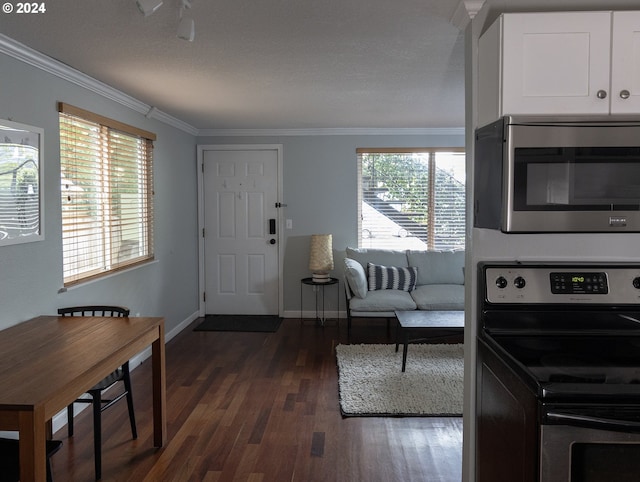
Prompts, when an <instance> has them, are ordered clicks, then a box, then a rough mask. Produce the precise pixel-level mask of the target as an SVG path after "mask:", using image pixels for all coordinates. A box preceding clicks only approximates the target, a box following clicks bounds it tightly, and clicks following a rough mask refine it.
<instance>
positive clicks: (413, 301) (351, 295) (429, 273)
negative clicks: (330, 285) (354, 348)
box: [344, 248, 464, 335]
mask: <svg viewBox="0 0 640 482" xmlns="http://www.w3.org/2000/svg"><path fill="white" fill-rule="evenodd" d="M344 281H345V283H344V285H345V290H346V298H347V329H348V334H349V335H351V321H352V318H355V317H367V318H369V317H383V318H387V320H390V319H392V318H395V313H394V312H395V310H403V311H406V310H440V311H447V310H464V251H413V250H407V251H394V250H388V249H367V248H347V249H346V250H345V258H344Z"/></svg>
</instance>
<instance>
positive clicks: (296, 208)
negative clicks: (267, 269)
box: [198, 130, 464, 317]
mask: <svg viewBox="0 0 640 482" xmlns="http://www.w3.org/2000/svg"><path fill="white" fill-rule="evenodd" d="M450 131H451V130H446V131H445V132H450ZM198 144H281V145H282V146H283V149H282V151H283V199H282V200H281V202H282V203H284V204H286V205H287V206H286V207H285V208H283V209H284V211H283V213H282V218H283V219H291V220H292V221H293V229H290V230H287V229H285V230H284V231H283V233H284V239H283V242H284V243H285V247H284V311H285V313H284V315H285V316H294V317H295V316H299V313H300V311H299V310H300V279H301V278H305V277H307V276H310V273H309V270H308V268H307V266H308V260H309V257H308V254H309V237H310V235H311V234H314V233H329V234H332V235H333V249H334V264H335V266H336V267H335V269H334V271H333V272H332V275H333V276H335V277H339V278H341V277H342V274H341V273H342V271H341V261H342V259H341V257H340V256H341V252H343V251H344V249H345V248H346V247H347V246H357V242H358V234H357V229H356V228H357V206H356V201H357V198H356V188H357V164H356V149H357V148H359V147H365V148H366V147H368V148H372V147H463V146H464V134H462V133H461V134H460V135H451V134H446V135H443V134H438V133H435V134H433V135H431V131H429V133H428V134H423V135H300V136H296V135H288V136H262V137H241V136H226V137H225V136H210V137H204V136H203V137H199V138H198ZM307 296H310V297H312V296H313V295H312V294H307V295H305V298H304V300H305V301H304V304H305V306H304V308H305V311H309V310H310V309H311V308H313V306H311V305H312V303H313V301H312V298H307ZM326 303H327V304H326V309H327V310H328V311H329V312H335V311H336V310H337V306H336V303H335V295H334V294H333V292H329V291H327V298H326ZM340 310H341V311H344V310H345V301H344V294H343V290H342V289H341V290H340ZM332 316H333V315H332Z"/></svg>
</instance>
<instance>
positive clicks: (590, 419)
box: [545, 411, 640, 433]
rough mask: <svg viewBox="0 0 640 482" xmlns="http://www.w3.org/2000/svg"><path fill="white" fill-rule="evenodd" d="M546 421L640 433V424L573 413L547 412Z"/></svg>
mask: <svg viewBox="0 0 640 482" xmlns="http://www.w3.org/2000/svg"><path fill="white" fill-rule="evenodd" d="M545 419H546V420H547V421H549V422H554V423H557V424H561V425H571V426H574V427H583V428H595V429H598V430H610V431H614V432H633V433H640V422H634V421H632V420H620V419H612V418H604V417H594V416H591V415H585V414H582V413H576V412H571V411H567V412H562V411H559V412H553V411H551V412H546V414H545Z"/></svg>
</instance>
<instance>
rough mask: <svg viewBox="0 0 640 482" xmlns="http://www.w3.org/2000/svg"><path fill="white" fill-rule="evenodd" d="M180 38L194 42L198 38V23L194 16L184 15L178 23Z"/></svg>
mask: <svg viewBox="0 0 640 482" xmlns="http://www.w3.org/2000/svg"><path fill="white" fill-rule="evenodd" d="M178 38H181V39H182V40H187V41H189V42H193V39H195V38H196V25H195V22H194V21H193V19H192V18H187V17H182V18H181V19H180V23H178Z"/></svg>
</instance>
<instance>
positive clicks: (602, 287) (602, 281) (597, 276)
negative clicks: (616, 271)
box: [549, 271, 609, 295]
mask: <svg viewBox="0 0 640 482" xmlns="http://www.w3.org/2000/svg"><path fill="white" fill-rule="evenodd" d="M549 281H550V283H551V293H554V294H566V295H575V294H594V295H606V294H607V293H608V292H609V284H608V283H607V273H605V272H602V271H601V272H599V273H583V272H571V271H566V272H555V273H553V272H552V273H551V274H550V275H549Z"/></svg>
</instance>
